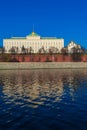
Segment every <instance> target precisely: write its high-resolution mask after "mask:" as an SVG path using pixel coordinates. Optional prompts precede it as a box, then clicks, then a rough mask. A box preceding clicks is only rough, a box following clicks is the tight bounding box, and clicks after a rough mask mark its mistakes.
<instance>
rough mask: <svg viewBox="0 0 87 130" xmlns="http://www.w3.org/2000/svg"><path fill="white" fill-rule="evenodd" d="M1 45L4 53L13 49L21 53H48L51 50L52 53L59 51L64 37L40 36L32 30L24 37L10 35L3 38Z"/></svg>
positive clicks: (62, 45)
mask: <svg viewBox="0 0 87 130" xmlns="http://www.w3.org/2000/svg"><path fill="white" fill-rule="evenodd" d="M3 47H4V48H5V52H6V53H10V52H11V51H15V52H16V53H21V52H23V51H25V52H26V53H29V52H30V51H31V52H32V53H38V52H41V53H44V52H46V53H49V51H50V50H53V52H54V53H60V52H61V49H62V48H63V47H64V39H62V38H56V37H40V36H39V35H38V34H36V33H35V32H32V33H31V34H30V35H27V36H26V37H12V38H9V39H3Z"/></svg>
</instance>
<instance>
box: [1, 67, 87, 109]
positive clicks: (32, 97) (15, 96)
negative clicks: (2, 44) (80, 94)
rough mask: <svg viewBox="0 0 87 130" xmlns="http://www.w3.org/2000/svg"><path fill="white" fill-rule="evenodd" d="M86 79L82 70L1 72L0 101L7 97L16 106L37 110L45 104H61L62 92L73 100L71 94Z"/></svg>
mask: <svg viewBox="0 0 87 130" xmlns="http://www.w3.org/2000/svg"><path fill="white" fill-rule="evenodd" d="M86 77H87V73H86V70H82V71H81V70H55V69H53V70H50V69H49V70H19V71H17V70H15V71H14V70H5V71H4V70H3V71H1V72H0V86H1V88H2V93H3V97H4V100H7V98H9V99H10V103H11V102H12V103H15V104H20V105H21V104H24V103H25V102H26V105H27V106H29V107H34V108H37V107H38V106H39V105H43V104H44V103H45V102H47V101H48V102H60V101H62V100H63V99H64V97H65V96H66V93H68V95H69V96H70V97H71V99H72V100H75V95H74V94H75V92H76V91H77V89H78V88H79V86H80V85H81V83H83V82H85V81H86V80H87V78H86ZM6 103H9V100H8V102H7V101H6ZM49 104H50V103H46V105H49Z"/></svg>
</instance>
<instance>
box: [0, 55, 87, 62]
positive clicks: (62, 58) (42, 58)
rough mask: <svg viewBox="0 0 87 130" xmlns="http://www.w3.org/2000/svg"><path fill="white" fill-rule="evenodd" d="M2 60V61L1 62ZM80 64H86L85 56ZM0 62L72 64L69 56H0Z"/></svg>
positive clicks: (86, 57)
mask: <svg viewBox="0 0 87 130" xmlns="http://www.w3.org/2000/svg"><path fill="white" fill-rule="evenodd" d="M3 59H4V60H3ZM81 59H82V60H81V62H87V55H83V56H82V58H81ZM0 61H1V62H2V61H18V62H47V61H48V62H73V61H74V60H73V59H72V57H71V56H70V55H61V54H58V55H57V54H55V55H50V54H48V55H38V54H36V55H20V54H18V55H5V56H2V55H0Z"/></svg>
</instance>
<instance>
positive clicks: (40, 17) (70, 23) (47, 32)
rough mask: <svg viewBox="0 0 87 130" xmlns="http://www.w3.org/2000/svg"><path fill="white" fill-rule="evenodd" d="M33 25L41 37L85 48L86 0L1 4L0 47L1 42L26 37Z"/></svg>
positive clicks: (4, 0)
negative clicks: (72, 41) (72, 43)
mask: <svg viewBox="0 0 87 130" xmlns="http://www.w3.org/2000/svg"><path fill="white" fill-rule="evenodd" d="M33 24H34V26H35V32H37V33H38V34H40V35H41V36H42V37H45V36H46V37H47V36H48V37H53V36H54V37H59V38H64V40H65V45H67V44H68V43H69V42H70V41H71V40H74V41H75V42H76V43H78V44H81V45H82V46H83V47H85V48H87V0H0V46H2V43H3V38H10V37H12V36H17V37H22V36H23V37H24V36H26V35H28V34H29V33H31V32H32V28H33Z"/></svg>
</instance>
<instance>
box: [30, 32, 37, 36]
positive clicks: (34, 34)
mask: <svg viewBox="0 0 87 130" xmlns="http://www.w3.org/2000/svg"><path fill="white" fill-rule="evenodd" d="M29 36H39V35H38V34H37V33H35V32H32V33H31V34H30V35H29Z"/></svg>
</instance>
